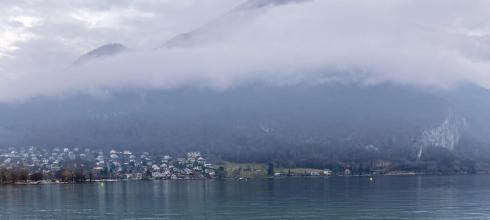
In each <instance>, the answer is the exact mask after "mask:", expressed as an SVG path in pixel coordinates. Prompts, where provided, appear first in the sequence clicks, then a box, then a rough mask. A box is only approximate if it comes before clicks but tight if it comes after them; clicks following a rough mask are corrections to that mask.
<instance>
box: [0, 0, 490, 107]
mask: <svg viewBox="0 0 490 220" xmlns="http://www.w3.org/2000/svg"><path fill="white" fill-rule="evenodd" d="M122 2H123V3H120V4H121V5H118V6H117V7H116V6H113V5H106V6H100V5H99V6H98V7H100V8H101V9H100V8H99V9H98V10H103V12H104V13H102V15H103V16H102V18H100V17H97V16H94V15H91V14H90V13H88V12H87V13H88V14H87V13H80V10H82V11H83V10H85V11H87V10H86V9H84V8H85V7H88V6H83V7H82V6H80V8H81V9H79V10H78V12H75V15H77V16H75V20H77V19H82V20H84V22H82V23H83V24H79V23H77V22H76V21H74V23H76V24H78V25H80V27H78V28H77V27H75V28H74V29H73V30H72V31H73V32H76V31H77V30H79V29H80V28H85V29H86V28H88V29H90V28H95V29H100V30H104V31H105V32H104V33H109V34H100V33H94V34H93V36H91V35H90V34H88V36H90V37H88V39H92V43H93V42H101V41H105V42H113V41H118V40H121V41H120V42H122V43H124V44H126V45H128V46H130V47H131V48H133V50H131V52H128V53H124V54H120V55H116V56H113V57H104V58H99V59H94V60H92V61H90V62H86V63H85V64H83V65H80V66H76V67H67V66H69V65H70V62H71V61H73V60H75V59H76V56H74V55H73V54H74V52H72V51H70V50H69V48H75V47H77V46H78V45H80V44H83V43H80V42H84V39H83V38H78V39H77V40H74V41H70V40H66V41H60V42H58V44H67V45H71V46H70V47H67V46H65V47H62V46H59V48H62V49H60V50H59V51H51V50H49V49H46V50H44V51H42V52H43V53H46V55H45V56H44V57H43V55H42V54H43V53H41V52H37V53H35V52H31V53H29V51H33V50H35V49H36V48H44V46H43V42H44V43H45V42H49V45H56V43H55V40H45V41H37V43H36V41H29V40H26V41H27V42H30V43H25V42H24V43H22V44H19V45H15V46H16V47H19V49H18V51H21V52H19V53H13V54H11V56H15V57H17V59H15V58H8V59H10V61H8V64H6V65H0V74H1V75H0V100H2V101H10V100H17V99H25V98H29V97H33V96H38V95H63V94H67V93H74V92H90V93H94V92H95V93H97V92H98V91H105V90H108V91H112V90H120V89H149V88H160V89H162V88H163V89H167V88H178V87H195V86H196V87H210V88H214V89H228V88H232V87H237V86H241V85H248V84H253V83H267V84H273V85H285V84H297V83H312V84H314V83H322V82H325V81H332V80H341V81H345V80H351V81H356V82H360V83H366V84H377V83H383V82H395V83H402V84H410V85H420V86H437V87H450V86H452V85H455V84H457V83H461V82H469V83H476V84H478V85H481V86H484V87H487V88H490V75H489V74H490V60H489V59H490V52H489V51H490V50H489V49H490V37H489V34H490V22H489V21H490V3H489V2H488V1H472V2H471V3H469V2H467V1H430V2H427V1H408V0H407V1H404V0H395V1H393V0H385V1H383V0H382V1H362V2H360V1H343V0H342V1H341V0H321V1H320V0H316V1H305V2H299V3H292V4H287V5H280V6H268V7H265V8H260V9H248V10H246V11H239V12H236V11H235V12H233V13H234V14H231V15H230V14H228V15H224V16H221V17H220V15H222V14H226V11H229V10H231V9H232V8H233V7H234V6H236V5H238V4H240V3H241V2H243V1H235V2H234V4H231V3H230V2H228V1H210V3H212V4H213V3H214V4H215V5H216V7H217V5H220V4H218V2H221V3H225V2H228V3H226V7H225V6H221V7H219V9H213V8H206V11H201V12H200V13H201V16H202V17H203V20H206V22H202V21H201V22H197V21H196V20H193V21H188V20H186V19H189V18H184V17H185V16H183V15H182V14H180V13H183V12H184V11H186V10H189V12H190V11H199V10H198V9H196V8H195V6H193V4H194V5H195V4H199V3H197V2H199V1H189V2H188V4H189V5H174V6H173V7H174V8H172V7H170V6H169V7H170V8H165V10H169V11H174V13H175V11H179V10H180V11H179V12H180V13H179V15H178V16H177V15H176V16H177V17H179V16H180V18H182V22H183V25H184V24H185V26H186V27H188V30H192V29H196V28H197V27H199V26H200V27H202V28H200V29H199V28H197V29H198V31H195V32H192V33H191V35H192V36H193V37H191V38H189V39H187V38H186V39H185V40H183V42H187V43H188V45H185V44H184V45H179V46H175V47H163V48H159V49H153V48H157V47H159V46H160V45H161V44H163V43H164V42H165V41H166V40H169V39H171V38H172V36H174V35H176V34H177V33H178V32H185V31H184V30H179V28H164V30H166V31H158V30H154V29H157V28H156V26H157V25H154V24H155V23H157V22H159V23H162V26H165V22H166V21H165V20H163V19H162V17H161V16H158V15H157V14H158V10H157V9H155V8H153V9H152V7H149V6H147V7H143V6H141V5H140V6H138V7H136V6H134V5H133V4H135V3H134V2H133V1H126V2H124V1H122ZM150 2H151V1H148V2H147V3H148V4H150ZM163 2H165V1H163ZM184 2H185V1H184ZM131 5H133V6H131ZM130 6H131V7H130ZM90 7H94V6H90ZM107 8H110V9H107ZM162 8H164V7H163V6H162ZM94 10H95V9H94ZM118 10H119V11H120V10H123V11H126V12H128V11H129V12H131V13H122V14H124V15H122V14H118V13H117V11H118ZM160 10H163V9H160ZM169 13H170V12H169ZM99 15H100V14H99ZM129 15H131V16H130V17H127V16H129ZM26 16H27V15H26ZM104 16H108V17H111V19H108V20H104ZM189 16H193V15H190V14H189ZM177 17H175V20H174V21H173V23H172V22H171V23H172V25H176V26H177V24H178V23H179V22H178V21H179V19H177ZM97 19H102V20H104V21H107V22H109V24H110V25H102V24H101V23H100V21H97ZM144 21H148V22H149V23H150V24H151V25H147V26H145V25H144ZM39 22H43V24H44V25H45V26H46V25H48V26H49V20H47V19H42V18H40V21H39ZM46 23H48V24H46ZM140 25H141V26H140ZM54 26H55V25H54ZM33 28H34V29H33ZM28 29H29V31H30V32H31V33H32V35H33V37H34V38H35V37H36V36H37V35H36V33H37V32H40V31H41V30H42V27H39V29H36V28H35V27H31V28H28ZM140 29H141V30H140ZM150 29H153V30H150ZM53 30H55V32H54V33H52V34H51V35H50V36H58V35H59V36H58V37H59V38H63V37H66V36H65V35H67V34H70V33H65V31H63V30H61V29H56V28H54V29H53ZM111 31H119V32H122V33H123V34H122V35H124V38H117V37H116V39H110V37H111V36H117V35H118V34H117V33H113V34H112V33H111ZM140 32H141V33H143V34H140ZM37 37H39V36H37ZM41 37H42V36H41ZM156 38H159V39H156ZM160 39H161V40H160ZM79 43H80V44H79ZM93 44H95V43H93ZM26 47H27V49H26ZM22 51H23V52H22ZM67 51H68V52H67ZM75 51H80V50H75ZM5 53H7V52H5ZM33 54H34V55H33ZM52 54H54V55H52ZM68 55H70V56H68ZM22 56H24V57H28V58H30V59H32V60H31V61H30V62H27V64H28V65H22V62H21V60H22ZM36 57H39V60H46V59H47V58H51V59H52V58H56V57H63V58H60V59H59V60H62V61H63V62H54V63H50V65H43V63H42V62H39V61H37V60H36V59H34V58H36ZM68 58H70V59H68ZM0 59H1V58H0ZM5 60H6V59H4V60H3V61H5ZM12 60H15V61H12ZM5 62H7V61H5ZM2 66H3V67H2Z"/></svg>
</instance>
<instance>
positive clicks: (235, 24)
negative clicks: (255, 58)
mask: <svg viewBox="0 0 490 220" xmlns="http://www.w3.org/2000/svg"><path fill="white" fill-rule="evenodd" d="M306 1H309V0H248V1H246V2H244V3H243V4H241V5H238V6H237V7H235V8H233V9H232V10H230V12H228V13H226V14H225V15H223V16H220V17H218V18H217V19H215V20H213V21H211V22H209V23H208V24H206V25H204V26H202V27H200V28H197V29H195V30H192V31H190V32H187V33H183V34H179V35H177V36H175V37H174V38H172V39H170V40H169V41H167V42H165V43H164V44H163V45H162V46H161V48H172V47H191V46H195V45H201V44H205V43H211V42H217V41H219V40H220V39H221V38H220V37H224V36H226V35H228V34H231V33H233V32H234V30H238V29H240V28H241V27H242V26H243V25H245V24H248V23H249V22H251V21H253V20H254V18H255V17H256V16H258V15H260V14H262V13H264V12H265V11H266V10H268V9H270V8H272V7H279V6H283V5H287V4H294V3H301V2H306Z"/></svg>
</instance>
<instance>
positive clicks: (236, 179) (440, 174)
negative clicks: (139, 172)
mask: <svg viewBox="0 0 490 220" xmlns="http://www.w3.org/2000/svg"><path fill="white" fill-rule="evenodd" d="M472 175H490V172H478V173H415V172H412V173H396V174H377V175H323V176H266V177H255V178H243V177H242V178H224V179H216V178H189V179H100V180H91V181H85V182H61V181H44V180H43V181H36V182H16V183H2V184H0V187H1V186H2V185H15V186H22V185H51V184H73V185H78V184H88V183H99V184H104V183H110V182H140V181H172V182H180V181H203V180H204V181H208V180H210V181H236V182H240V181H252V180H271V179H289V178H297V179H299V178H335V177H345V178H351V177H352V178H355V177H371V178H372V177H384V176H388V177H390V176H472Z"/></svg>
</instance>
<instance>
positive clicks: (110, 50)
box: [73, 43, 129, 65]
mask: <svg viewBox="0 0 490 220" xmlns="http://www.w3.org/2000/svg"><path fill="white" fill-rule="evenodd" d="M128 49H129V48H127V47H126V46H124V45H122V44H120V43H109V44H104V45H102V46H100V47H97V48H95V49H93V50H91V51H89V52H87V53H86V54H84V55H83V56H81V57H80V58H78V59H77V60H76V61H75V62H73V65H80V64H83V63H85V62H88V61H90V60H93V59H96V58H100V57H108V56H113V55H117V54H120V53H122V52H125V51H128Z"/></svg>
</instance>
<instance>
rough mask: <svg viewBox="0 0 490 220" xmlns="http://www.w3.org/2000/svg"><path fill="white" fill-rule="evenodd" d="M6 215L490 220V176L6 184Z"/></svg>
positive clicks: (1, 209) (2, 192) (2, 205)
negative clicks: (373, 179) (370, 179)
mask: <svg viewBox="0 0 490 220" xmlns="http://www.w3.org/2000/svg"><path fill="white" fill-rule="evenodd" d="M0 219H490V176H487V175H475V176H393V177H377V178H376V179H375V181H374V182H370V181H369V180H368V178H365V177H331V178H286V179H275V180H257V181H249V182H234V181H225V182H219V181H210V180H207V181H204V180H197V181H139V182H138V181H137V182H113V183H105V184H104V186H101V185H100V184H81V185H69V184H67V185H56V184H54V185H32V186H0Z"/></svg>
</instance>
